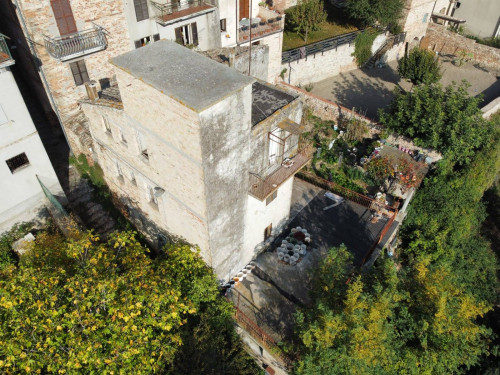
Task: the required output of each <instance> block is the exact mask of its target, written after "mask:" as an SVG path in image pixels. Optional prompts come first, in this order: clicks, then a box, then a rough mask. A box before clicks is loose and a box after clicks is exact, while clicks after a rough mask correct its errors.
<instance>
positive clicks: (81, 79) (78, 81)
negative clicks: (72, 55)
mask: <svg viewBox="0 0 500 375" xmlns="http://www.w3.org/2000/svg"><path fill="white" fill-rule="evenodd" d="M69 67H70V69H71V73H72V74H73V79H74V80H75V85H77V86H80V85H83V84H84V83H85V82H88V81H90V79H89V75H88V73H87V67H86V66H85V60H79V61H75V62H72V63H70V64H69Z"/></svg>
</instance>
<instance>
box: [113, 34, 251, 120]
mask: <svg viewBox="0 0 500 375" xmlns="http://www.w3.org/2000/svg"><path fill="white" fill-rule="evenodd" d="M111 63H112V64H114V65H116V66H117V67H119V68H120V69H123V70H124V71H126V72H127V73H129V74H131V75H133V76H134V77H136V78H139V79H141V80H143V81H144V82H146V83H148V84H150V85H151V86H153V87H154V88H156V89H158V90H160V91H162V92H163V93H164V94H166V95H168V96H171V97H172V98H174V99H175V100H177V101H179V102H181V103H183V104H184V105H186V106H188V107H190V108H191V109H193V110H195V111H197V112H201V111H203V110H204V109H206V108H208V107H210V106H211V105H213V104H215V103H217V102H219V101H220V100H222V99H224V98H226V97H228V96H229V95H231V94H232V93H234V92H236V91H238V90H240V89H241V88H243V87H245V86H247V85H249V84H251V83H252V82H254V81H255V79H253V78H251V77H247V76H245V75H243V74H241V73H239V72H237V71H236V70H234V69H231V68H229V67H227V66H225V65H223V64H220V63H217V62H215V61H212V60H211V59H209V58H208V57H205V56H202V55H201V54H199V53H197V52H194V51H191V50H190V49H188V48H186V47H183V46H181V45H179V44H177V43H174V42H171V41H167V40H161V41H159V42H155V43H151V44H150V45H147V46H145V47H141V48H138V49H136V50H133V51H130V52H127V53H124V54H123V55H120V56H117V57H114V58H113V59H111Z"/></svg>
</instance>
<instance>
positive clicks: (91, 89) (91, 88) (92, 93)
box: [85, 81, 99, 101]
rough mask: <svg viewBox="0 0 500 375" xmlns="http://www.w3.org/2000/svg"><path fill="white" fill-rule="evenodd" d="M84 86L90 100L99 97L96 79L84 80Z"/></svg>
mask: <svg viewBox="0 0 500 375" xmlns="http://www.w3.org/2000/svg"><path fill="white" fill-rule="evenodd" d="M85 88H86V89H87V95H88V97H89V99H90V100H92V101H94V100H97V99H99V94H98V92H97V82H96V81H89V82H85Z"/></svg>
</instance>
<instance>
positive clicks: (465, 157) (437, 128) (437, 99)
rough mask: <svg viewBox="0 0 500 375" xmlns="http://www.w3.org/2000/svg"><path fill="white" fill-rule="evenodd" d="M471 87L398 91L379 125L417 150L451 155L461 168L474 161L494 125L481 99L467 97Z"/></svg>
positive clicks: (422, 86)
mask: <svg viewBox="0 0 500 375" xmlns="http://www.w3.org/2000/svg"><path fill="white" fill-rule="evenodd" d="M468 87H469V84H468V83H467V82H465V81H464V82H462V84H460V85H457V84H455V83H454V84H451V85H450V86H448V87H446V88H445V89H443V88H442V86H441V85H439V84H433V85H419V86H417V87H415V88H414V89H413V91H411V92H403V91H401V90H399V89H396V92H395V98H394V100H393V101H392V103H391V105H390V106H389V109H388V110H387V111H380V112H379V117H380V122H381V123H382V124H383V125H385V126H386V127H387V128H388V129H390V130H393V131H395V132H396V133H398V134H401V135H405V136H407V137H410V138H411V139H412V140H413V142H414V143H415V144H416V145H417V146H422V147H430V148H433V149H436V150H438V151H440V152H441V153H445V154H449V155H450V157H451V159H453V160H454V161H455V162H457V163H459V164H466V163H468V162H470V161H471V159H472V157H473V156H474V154H475V151H476V150H478V149H480V148H481V147H482V146H483V145H484V144H485V143H486V142H487V141H488V139H489V135H490V134H491V131H492V125H491V123H489V122H488V121H486V120H484V119H483V117H482V113H481V110H480V109H479V104H480V103H481V101H482V98H481V97H471V96H469V94H468V93H467V88H468Z"/></svg>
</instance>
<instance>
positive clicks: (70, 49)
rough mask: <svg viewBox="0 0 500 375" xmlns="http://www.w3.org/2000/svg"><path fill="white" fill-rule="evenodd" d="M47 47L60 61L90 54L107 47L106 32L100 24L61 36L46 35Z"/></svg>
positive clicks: (50, 53)
mask: <svg viewBox="0 0 500 375" xmlns="http://www.w3.org/2000/svg"><path fill="white" fill-rule="evenodd" d="M44 42H45V48H46V49H47V52H48V53H49V55H51V56H52V57H53V58H55V59H58V60H60V61H67V60H71V59H74V58H77V57H81V56H85V55H89V54H91V53H94V52H98V51H102V50H104V49H106V48H107V46H108V41H107V39H106V32H105V31H104V29H103V28H102V27H100V26H97V25H94V27H92V28H91V29H87V30H83V31H78V32H76V33H72V34H67V35H63V36H60V37H55V38H52V37H49V36H46V35H44Z"/></svg>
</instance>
